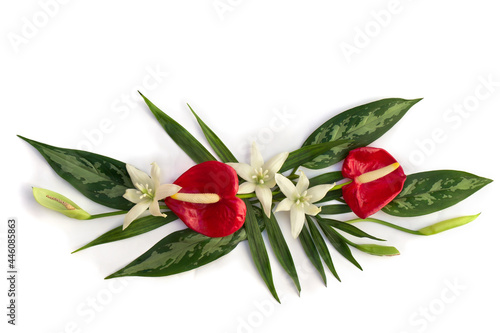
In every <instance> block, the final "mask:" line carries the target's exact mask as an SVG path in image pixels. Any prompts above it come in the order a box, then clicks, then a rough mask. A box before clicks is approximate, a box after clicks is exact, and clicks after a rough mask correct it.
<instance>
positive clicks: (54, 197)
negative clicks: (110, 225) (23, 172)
mask: <svg viewBox="0 0 500 333" xmlns="http://www.w3.org/2000/svg"><path fill="white" fill-rule="evenodd" d="M33 196H34V197H35V200H36V201H37V202H38V203H39V204H40V205H42V206H44V207H47V208H49V209H52V210H55V211H56V212H59V213H61V214H64V215H66V216H68V217H71V218H74V219H77V220H88V219H89V218H90V214H89V213H87V212H86V211H84V210H83V209H81V208H80V207H79V206H78V205H77V204H76V203H74V202H73V201H71V200H69V199H68V198H66V197H65V196H64V195H62V194H59V193H56V192H53V191H49V190H46V189H43V188H38V187H33Z"/></svg>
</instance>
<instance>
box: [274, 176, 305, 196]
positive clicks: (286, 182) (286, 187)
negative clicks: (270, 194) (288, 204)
mask: <svg viewBox="0 0 500 333" xmlns="http://www.w3.org/2000/svg"><path fill="white" fill-rule="evenodd" d="M275 179H276V183H277V184H278V186H279V187H280V190H281V192H283V194H284V195H286V197H287V198H289V199H291V200H296V199H297V197H298V196H299V193H298V192H297V189H296V188H295V186H294V185H293V183H292V181H291V180H290V179H288V178H286V177H285V176H283V175H280V174H276V176H275Z"/></svg>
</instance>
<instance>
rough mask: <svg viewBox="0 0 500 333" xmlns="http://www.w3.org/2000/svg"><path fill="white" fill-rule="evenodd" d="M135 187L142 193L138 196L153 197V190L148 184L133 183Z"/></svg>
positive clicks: (141, 197)
mask: <svg viewBox="0 0 500 333" xmlns="http://www.w3.org/2000/svg"><path fill="white" fill-rule="evenodd" d="M135 187H137V189H138V190H139V191H140V192H141V193H142V195H141V196H140V197H139V198H140V199H144V198H146V197H147V198H149V199H151V200H153V199H154V198H155V194H154V192H153V189H152V188H149V185H148V184H146V185H143V184H139V183H135Z"/></svg>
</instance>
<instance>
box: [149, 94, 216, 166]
mask: <svg viewBox="0 0 500 333" xmlns="http://www.w3.org/2000/svg"><path fill="white" fill-rule="evenodd" d="M139 94H141V93H140V92H139ZM141 96H142V98H144V101H145V102H146V104H147V105H148V107H149V109H150V110H151V112H152V113H153V114H154V116H155V117H156V119H157V120H158V122H159V123H160V125H161V126H162V127H163V129H164V130H165V132H167V134H168V135H169V136H170V137H171V138H172V140H174V142H175V143H176V144H177V145H178V146H179V147H180V148H181V149H182V150H183V151H184V152H185V153H186V154H187V155H188V156H189V157H191V159H192V160H193V161H194V162H195V163H202V162H206V161H215V157H213V155H212V154H210V152H209V151H208V150H207V148H205V147H204V146H203V145H202V144H201V143H200V142H199V141H198V140H196V138H195V137H194V136H192V135H191V133H189V132H188V131H187V130H186V129H185V128H184V127H182V126H181V125H180V124H179V123H178V122H176V121H175V120H174V119H172V118H171V117H169V116H168V115H167V114H165V113H164V112H163V111H162V110H160V109H159V108H158V107H157V106H156V105H154V104H153V103H151V101H150V100H149V99H147V98H146V97H145V96H144V95H143V94H141Z"/></svg>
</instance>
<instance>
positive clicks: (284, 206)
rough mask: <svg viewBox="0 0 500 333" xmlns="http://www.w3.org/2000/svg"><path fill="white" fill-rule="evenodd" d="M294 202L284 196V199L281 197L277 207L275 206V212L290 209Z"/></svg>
mask: <svg viewBox="0 0 500 333" xmlns="http://www.w3.org/2000/svg"><path fill="white" fill-rule="evenodd" d="M294 203H295V202H293V201H292V200H290V199H288V198H286V199H283V200H282V201H281V202H280V203H279V204H278V207H276V211H277V212H281V211H286V210H290V208H292V205H293V204H294Z"/></svg>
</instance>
